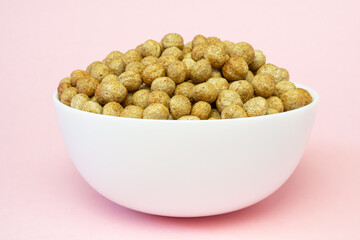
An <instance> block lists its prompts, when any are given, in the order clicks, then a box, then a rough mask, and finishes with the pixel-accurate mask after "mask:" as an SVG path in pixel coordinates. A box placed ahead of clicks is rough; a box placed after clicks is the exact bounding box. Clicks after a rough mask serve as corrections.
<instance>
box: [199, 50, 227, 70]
mask: <svg viewBox="0 0 360 240" xmlns="http://www.w3.org/2000/svg"><path fill="white" fill-rule="evenodd" d="M204 58H205V59H206V60H208V61H209V62H210V64H211V66H212V67H213V68H220V67H222V66H223V65H224V64H225V62H226V60H227V59H228V56H227V55H226V51H225V49H224V48H223V47H221V46H220V45H217V44H210V45H209V46H208V47H207V48H206V50H205V53H204Z"/></svg>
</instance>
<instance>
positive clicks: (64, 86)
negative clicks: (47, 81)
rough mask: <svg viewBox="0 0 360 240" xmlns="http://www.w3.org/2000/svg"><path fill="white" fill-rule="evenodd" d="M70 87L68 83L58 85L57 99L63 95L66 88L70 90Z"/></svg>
mask: <svg viewBox="0 0 360 240" xmlns="http://www.w3.org/2000/svg"><path fill="white" fill-rule="evenodd" d="M70 87H71V84H70V83H68V82H63V83H60V84H59V86H58V88H57V92H58V97H59V99H60V98H61V95H62V94H63V92H64V91H65V90H66V89H67V88H70Z"/></svg>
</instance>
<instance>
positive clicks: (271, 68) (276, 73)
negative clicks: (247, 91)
mask: <svg viewBox="0 0 360 240" xmlns="http://www.w3.org/2000/svg"><path fill="white" fill-rule="evenodd" d="M259 73H268V74H270V75H272V76H273V77H274V79H275V81H276V82H280V81H283V80H286V74H284V71H282V70H280V68H278V67H277V66H275V65H274V64H271V63H267V64H264V65H262V66H261V67H260V68H259V69H258V70H257V72H256V74H259ZM283 74H284V76H285V78H283Z"/></svg>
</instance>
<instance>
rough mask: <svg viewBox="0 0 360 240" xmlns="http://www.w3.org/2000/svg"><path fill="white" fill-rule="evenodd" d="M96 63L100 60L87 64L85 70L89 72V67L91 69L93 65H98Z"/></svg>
mask: <svg viewBox="0 0 360 240" xmlns="http://www.w3.org/2000/svg"><path fill="white" fill-rule="evenodd" d="M98 64H101V62H99V61H95V62H92V63H91V64H90V65H89V66H87V68H86V72H88V73H90V72H91V69H92V68H93V67H94V66H95V65H98Z"/></svg>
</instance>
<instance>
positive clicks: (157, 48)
mask: <svg viewBox="0 0 360 240" xmlns="http://www.w3.org/2000/svg"><path fill="white" fill-rule="evenodd" d="M161 52H162V46H161V44H160V43H158V42H157V41H154V40H151V39H150V40H147V41H146V42H144V43H143V44H142V47H141V54H142V56H143V57H147V56H153V57H160V55H161Z"/></svg>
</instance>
